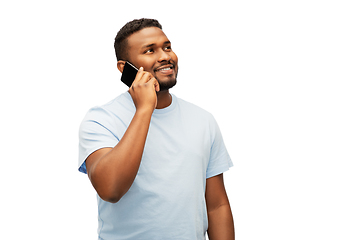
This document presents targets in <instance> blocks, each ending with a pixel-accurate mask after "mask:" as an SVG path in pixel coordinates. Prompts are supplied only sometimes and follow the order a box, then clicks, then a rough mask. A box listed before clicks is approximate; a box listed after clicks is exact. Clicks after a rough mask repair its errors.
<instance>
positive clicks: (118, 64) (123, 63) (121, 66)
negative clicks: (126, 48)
mask: <svg viewBox="0 0 360 240" xmlns="http://www.w3.org/2000/svg"><path fill="white" fill-rule="evenodd" d="M125 62H126V61H123V60H119V61H118V62H117V68H118V69H119V71H120V72H121V73H122V72H123V71H124V66H125Z"/></svg>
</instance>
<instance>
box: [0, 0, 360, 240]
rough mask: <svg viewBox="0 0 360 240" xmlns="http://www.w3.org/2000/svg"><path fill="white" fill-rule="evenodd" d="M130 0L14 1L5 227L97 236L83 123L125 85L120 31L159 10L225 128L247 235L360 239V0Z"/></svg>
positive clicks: (5, 8)
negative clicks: (116, 44)
mask: <svg viewBox="0 0 360 240" xmlns="http://www.w3.org/2000/svg"><path fill="white" fill-rule="evenodd" d="M124 2H125V1H75V0H72V1H57V2H55V1H3V2H2V3H1V6H0V24H1V28H0V31H1V38H0V41H1V44H0V58H1V59H0V60H1V62H0V63H1V71H0V79H1V86H0V104H1V124H0V128H1V129H0V130H1V145H0V147H1V168H0V169H1V174H0V189H1V200H0V201H1V214H0V216H1V219H2V224H1V235H2V236H6V239H28V238H29V237H35V238H36V239H96V238H97V233H96V228H97V205H96V197H95V191H94V190H93V188H92V186H91V184H90V182H89V180H88V178H87V176H86V175H84V174H81V173H79V172H77V161H78V159H77V154H78V152H77V151H78V149H77V144H78V135H77V134H78V127H79V124H80V122H81V120H82V118H83V117H84V115H85V113H86V111H87V110H88V109H89V108H90V107H92V106H94V105H101V104H104V103H106V102H108V101H110V100H111V99H113V98H114V97H116V96H117V95H119V94H120V93H122V92H124V91H126V87H125V85H123V84H122V83H121V82H120V80H119V79H120V73H119V72H118V70H117V69H116V59H115V54H114V50H113V39H114V37H115V35H116V33H117V31H118V30H119V29H120V28H121V27H122V26H123V25H124V24H125V23H126V22H128V21H130V20H133V19H134V18H141V17H150V18H157V19H158V20H159V21H160V22H161V23H162V25H163V29H164V32H165V33H166V34H167V36H168V37H169V39H170V40H171V41H172V45H173V49H174V51H175V52H176V53H177V55H178V57H179V66H180V71H179V76H178V85H177V86H176V87H175V88H174V89H173V90H172V92H173V93H174V94H176V95H177V96H178V97H180V98H183V99H186V100H188V101H190V102H193V103H195V104H197V105H199V106H201V107H202V108H204V109H206V110H208V111H210V112H211V113H213V115H214V116H215V118H216V119H217V121H218V123H219V125H220V128H221V130H222V133H223V137H224V139H225V143H226V145H227V148H228V151H229V153H230V155H231V157H232V159H233V162H234V164H235V166H234V168H232V169H231V170H230V171H229V172H227V173H226V174H225V181H226V187H227V191H228V195H229V198H230V201H231V205H232V210H233V214H234V219H235V225H236V235H237V239H244V240H258V239H259V240H260V239H277V240H280V239H284V240H285V239H286V240H288V239H291V240H292V239H316V240H317V239H347V240H350V239H357V240H358V239H360V227H359V226H360V204H359V203H360V192H359V191H360V188H359V187H360V174H359V170H360V163H359V160H360V157H359V144H360V137H359V136H360V128H359V123H360V113H359V109H360V108H359V107H360V97H359V95H360V94H359V92H360V88H359V80H360V73H359V66H360V47H359V46H360V44H359V43H360V35H359V29H360V24H359V23H360V18H359V10H360V8H359V6H358V5H357V1H347V0H341V1H340V0H338V1H336V0H334V1H320V0H303V1H285V0H283V1H280V0H275V1H265V0H251V1H248V0H244V1H226V0H224V1H216V3H214V1H137V0H136V1H126V2H128V3H124ZM1 238H4V239H5V237H1Z"/></svg>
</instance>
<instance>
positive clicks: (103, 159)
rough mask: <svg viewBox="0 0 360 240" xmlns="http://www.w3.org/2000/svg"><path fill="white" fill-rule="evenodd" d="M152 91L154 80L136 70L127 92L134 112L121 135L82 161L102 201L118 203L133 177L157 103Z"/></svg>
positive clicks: (156, 86) (155, 83) (155, 82)
mask: <svg viewBox="0 0 360 240" xmlns="http://www.w3.org/2000/svg"><path fill="white" fill-rule="evenodd" d="M155 90H156V91H158V90H159V86H158V82H157V80H156V79H155V78H153V76H152V75H151V74H150V73H147V72H144V71H143V70H142V69H140V70H139V73H138V75H137V77H136V79H135V81H134V83H133V85H132V87H131V88H130V89H129V92H130V94H131V97H132V98H133V101H134V104H135V106H136V112H135V115H134V117H133V119H132V121H131V123H130V125H129V127H128V129H127V130H126V132H125V134H124V136H123V137H122V138H121V140H120V141H119V143H118V144H117V145H116V146H115V147H114V148H102V149H99V150H97V151H95V152H94V153H92V154H91V155H90V156H89V157H88V158H87V159H86V168H87V171H88V176H89V178H90V181H91V183H92V185H93V186H94V188H95V190H96V191H97V193H98V194H99V196H100V197H101V198H102V199H103V200H105V201H108V202H112V203H115V202H118V201H119V200H120V198H121V197H122V196H123V195H124V194H125V193H126V192H127V191H128V190H129V188H130V187H131V185H132V183H133V181H134V179H135V177H136V174H137V172H138V169H139V166H140V162H141V157H142V154H143V150H144V146H145V141H146V137H147V133H148V130H149V125H150V120H151V115H152V112H153V111H154V109H155V107H156V104H157V98H156V92H155Z"/></svg>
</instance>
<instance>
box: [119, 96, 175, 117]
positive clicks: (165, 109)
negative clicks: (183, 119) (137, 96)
mask: <svg viewBox="0 0 360 240" xmlns="http://www.w3.org/2000/svg"><path fill="white" fill-rule="evenodd" d="M170 95H171V103H170V105H169V106H167V107H166V108H161V109H154V112H153V114H155V115H156V114H165V113H169V112H171V111H172V110H173V109H174V108H175V107H176V102H177V98H176V96H175V95H173V94H171V93H170ZM125 96H126V98H127V99H129V100H130V101H131V103H132V104H133V106H134V108H135V105H134V102H133V100H132V97H131V95H130V93H129V92H126V94H125Z"/></svg>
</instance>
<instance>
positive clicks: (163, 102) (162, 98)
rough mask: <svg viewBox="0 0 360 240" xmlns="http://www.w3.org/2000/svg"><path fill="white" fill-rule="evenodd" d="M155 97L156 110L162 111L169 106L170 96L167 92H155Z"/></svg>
mask: <svg viewBox="0 0 360 240" xmlns="http://www.w3.org/2000/svg"><path fill="white" fill-rule="evenodd" d="M156 95H157V105H156V109H162V108H166V107H168V106H170V104H171V101H172V97H171V94H170V93H169V90H166V91H160V92H157V93H156Z"/></svg>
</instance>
